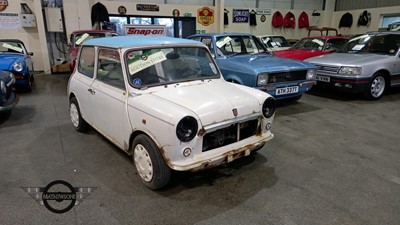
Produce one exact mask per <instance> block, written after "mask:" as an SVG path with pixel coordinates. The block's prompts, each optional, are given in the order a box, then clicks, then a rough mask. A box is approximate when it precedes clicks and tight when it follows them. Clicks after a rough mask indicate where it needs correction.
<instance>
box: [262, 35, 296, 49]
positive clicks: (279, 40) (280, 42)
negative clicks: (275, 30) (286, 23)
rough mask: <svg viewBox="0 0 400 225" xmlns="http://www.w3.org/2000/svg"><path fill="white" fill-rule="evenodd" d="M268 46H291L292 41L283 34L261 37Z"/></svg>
mask: <svg viewBox="0 0 400 225" xmlns="http://www.w3.org/2000/svg"><path fill="white" fill-rule="evenodd" d="M261 41H262V42H263V43H264V44H265V45H266V46H267V47H268V48H279V47H290V43H289V42H288V41H287V40H286V39H285V38H284V37H282V36H270V37H261Z"/></svg>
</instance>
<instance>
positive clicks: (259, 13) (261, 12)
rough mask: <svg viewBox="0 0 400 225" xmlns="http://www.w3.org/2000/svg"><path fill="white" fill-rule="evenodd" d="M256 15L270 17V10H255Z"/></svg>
mask: <svg viewBox="0 0 400 225" xmlns="http://www.w3.org/2000/svg"><path fill="white" fill-rule="evenodd" d="M256 12H257V14H258V15H271V9H256Z"/></svg>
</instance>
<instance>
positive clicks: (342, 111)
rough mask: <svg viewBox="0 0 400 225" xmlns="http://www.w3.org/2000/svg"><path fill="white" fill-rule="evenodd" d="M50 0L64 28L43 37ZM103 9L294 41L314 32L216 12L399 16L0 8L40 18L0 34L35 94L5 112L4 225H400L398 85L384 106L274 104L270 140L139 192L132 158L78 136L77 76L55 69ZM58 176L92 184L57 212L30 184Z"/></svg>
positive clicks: (317, 3) (331, 23) (313, 100)
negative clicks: (27, 57) (12, 44)
mask: <svg viewBox="0 0 400 225" xmlns="http://www.w3.org/2000/svg"><path fill="white" fill-rule="evenodd" d="M44 2H47V6H57V4H60V3H61V5H62V11H63V14H62V17H63V19H64V21H63V28H65V29H63V31H62V32H59V33H58V32H49V31H48V27H46V25H45V24H46V22H45V20H46V18H45V16H46V15H45V14H46V13H45V9H44V7H43V6H44V4H43V3H44ZM97 2H101V3H102V4H104V5H105V6H106V7H107V9H109V13H110V14H112V15H116V14H118V7H119V6H121V5H123V6H125V7H126V9H127V14H130V15H135V13H136V14H137V15H152V14H154V13H155V12H138V11H136V4H155V5H159V6H160V11H159V12H156V13H158V15H160V16H163V17H172V16H173V15H172V11H173V10H174V9H178V10H179V11H180V13H181V14H183V13H188V14H191V15H192V16H193V17H195V16H196V11H197V9H198V8H201V7H203V6H208V7H211V8H213V9H214V10H215V12H216V14H215V18H214V19H215V22H214V24H211V25H209V26H204V25H200V24H198V23H197V27H196V32H203V31H204V32H207V33H208V32H216V33H218V32H226V31H232V32H233V31H235V32H248V33H252V34H256V35H258V34H263V33H266V32H269V33H274V34H283V35H285V36H287V37H288V38H293V39H298V38H301V37H304V36H307V30H300V29H294V30H284V29H280V30H276V29H274V28H271V26H270V22H271V17H272V15H267V20H266V22H265V23H263V22H260V20H259V19H260V16H261V15H257V19H258V21H257V22H258V26H257V27H250V26H249V25H248V24H246V25H244V24H230V25H224V23H223V18H222V16H221V15H223V12H224V9H226V10H228V11H230V12H232V11H233V9H237V8H241V9H249V10H251V9H257V8H263V9H270V10H271V11H272V12H274V11H277V10H281V11H283V12H287V11H292V12H295V14H296V15H298V14H300V13H301V12H302V11H306V12H307V13H308V14H309V15H310V16H311V15H312V13H313V11H317V12H319V13H320V16H319V18H318V21H317V24H316V25H317V26H318V27H336V28H338V24H339V20H340V18H341V16H342V15H343V14H345V13H346V12H351V13H352V14H353V15H354V18H357V17H358V15H359V14H360V13H361V12H362V11H364V10H365V9H367V10H368V11H370V12H371V14H372V19H371V24H370V25H369V26H368V27H357V26H356V25H354V24H353V27H351V28H340V29H339V32H340V33H341V34H343V35H351V34H358V33H364V32H367V31H377V30H379V29H381V28H382V26H383V25H382V23H383V22H384V18H385V17H394V16H397V17H399V18H400V14H399V13H398V12H399V11H400V4H399V3H398V2H397V1H391V0H387V1H369V2H363V1H351V2H349V3H348V4H347V5H346V4H345V2H346V1H339V0H337V1H334V0H310V1H306V0H288V1H262V0H255V1H254V0H252V1H233V0H232V1H231V0H221V1H201V2H200V1H190V2H191V3H190V4H187V3H184V1H152V2H149V1H106V0H100V1H92V0H84V1H79V4H78V2H77V1H67V0H63V1H42V2H40V1H33V0H19V1H8V8H7V10H6V11H4V12H2V13H20V10H21V5H20V3H25V4H27V5H28V6H29V7H30V9H31V10H32V11H33V13H34V14H35V16H36V26H35V27H24V28H22V27H21V28H18V29H12V30H7V29H6V28H4V27H3V29H4V30H5V31H6V32H5V31H3V30H2V31H1V32H0V39H6V38H20V39H22V40H23V41H24V42H25V44H26V45H27V48H28V49H30V50H31V51H33V52H34V56H33V61H34V65H35V71H36V77H35V81H34V83H33V87H32V92H30V93H18V95H19V97H20V101H19V103H18V105H17V106H16V107H15V108H14V109H13V110H12V112H11V113H9V114H8V113H2V114H0V140H1V141H0V168H1V171H2V172H3V174H2V176H1V177H2V179H1V181H0V182H1V185H0V200H1V202H2V210H0V224H217V223H218V224H271V225H276V224H282V225H295V224H296V225H297V224H307V225H310V224H332V225H333V224H335V225H336V224H337V225H339V224H340V225H345V224H348V225H356V224H357V225H358V224H360V225H361V224H362V225H365V224H368V225H369V224H370V225H375V224H380V225H386V224H387V225H389V224H391V225H395V224H399V221H400V214H399V213H398V212H399V211H400V195H399V193H400V163H399V162H400V161H399V159H400V152H399V146H400V140H399V139H398V137H397V135H398V134H399V133H400V126H399V124H400V117H399V115H400V109H399V107H398V105H399V102H400V89H399V88H392V89H390V90H389V91H388V93H386V94H385V96H384V97H382V99H380V100H379V101H367V100H365V99H363V98H362V97H360V96H359V95H353V94H349V93H338V92H334V91H330V90H321V89H316V88H315V89H312V90H311V91H310V92H308V93H307V94H305V95H304V96H303V98H302V99H301V100H299V101H297V102H286V101H283V102H279V104H278V108H277V111H276V115H275V120H274V124H273V127H272V132H273V133H274V135H275V137H274V139H273V140H272V141H270V142H268V143H267V144H266V145H265V147H264V148H263V149H261V150H260V151H258V152H257V153H256V154H254V155H251V156H249V157H245V158H241V159H238V160H235V161H233V162H232V163H229V164H226V165H222V166H219V167H216V168H211V169H208V170H204V171H200V172H175V173H174V176H173V178H172V182H171V183H170V184H169V185H168V187H167V188H165V189H163V190H161V191H152V190H149V189H147V188H146V187H144V186H143V185H142V184H141V181H140V179H139V178H138V175H137V174H136V171H135V167H134V164H133V162H132V158H131V157H130V156H128V155H127V154H125V153H124V152H123V151H121V150H120V149H118V148H117V147H116V146H114V145H113V144H112V143H111V142H109V141H108V140H107V139H106V138H104V137H103V136H102V135H101V134H99V133H98V132H97V131H95V130H94V129H91V130H90V131H89V132H88V133H87V134H82V133H78V132H76V131H75V130H74V128H73V126H72V125H71V121H70V118H69V112H68V107H69V106H68V97H67V83H68V79H69V77H70V74H71V72H64V71H61V72H59V73H52V68H54V66H55V65H61V64H65V63H64V62H65V61H68V56H67V55H66V54H65V53H63V52H65V51H66V49H67V47H68V43H67V39H68V38H67V37H68V36H69V34H70V33H71V32H72V31H74V30H79V29H92V25H91V20H90V9H91V6H93V5H94V4H96V3H97ZM170 2H173V3H170ZM185 2H186V1H185ZM188 2H189V1H188ZM192 2H193V3H192ZM373 4H376V5H373ZM378 4H386V6H383V7H377V5H378ZM78 5H79V6H78ZM357 5H358V6H360V5H362V6H363V7H362V8H357V7H358V6H357ZM340 7H342V10H337V9H339V8H340ZM221 12H222V13H221ZM61 40H63V41H61ZM53 72H54V71H53ZM54 180H66V181H68V182H69V183H71V184H73V185H74V187H93V188H94V189H93V192H91V193H90V195H88V196H87V197H86V198H85V199H83V201H82V202H80V204H79V205H76V206H75V207H74V208H73V209H72V210H70V211H69V212H67V213H64V214H55V213H52V212H50V211H48V210H47V209H46V208H45V207H44V206H43V205H41V204H38V202H36V201H35V199H34V198H33V197H32V196H29V194H27V193H26V192H25V191H24V189H23V188H24V187H44V186H46V185H47V184H49V183H50V182H51V181H54Z"/></svg>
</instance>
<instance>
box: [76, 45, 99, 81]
mask: <svg viewBox="0 0 400 225" xmlns="http://www.w3.org/2000/svg"><path fill="white" fill-rule="evenodd" d="M94 59H95V51H94V47H83V48H82V49H81V54H80V57H79V64H78V71H79V72H80V73H81V74H83V75H85V76H87V77H90V78H93V74H94Z"/></svg>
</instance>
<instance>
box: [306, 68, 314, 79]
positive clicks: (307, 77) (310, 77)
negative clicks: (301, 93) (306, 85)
mask: <svg viewBox="0 0 400 225" xmlns="http://www.w3.org/2000/svg"><path fill="white" fill-rule="evenodd" d="M315 73H316V72H315V70H314V69H312V70H307V76H306V79H307V80H314V79H315Z"/></svg>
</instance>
